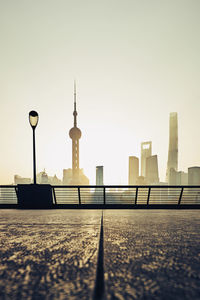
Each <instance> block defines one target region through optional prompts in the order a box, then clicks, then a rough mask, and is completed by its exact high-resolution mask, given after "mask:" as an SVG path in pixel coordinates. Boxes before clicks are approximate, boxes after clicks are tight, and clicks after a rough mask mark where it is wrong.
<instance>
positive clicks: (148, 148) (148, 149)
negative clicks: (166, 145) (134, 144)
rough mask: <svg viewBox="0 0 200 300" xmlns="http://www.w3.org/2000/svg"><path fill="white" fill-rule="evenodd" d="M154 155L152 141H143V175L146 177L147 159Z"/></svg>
mask: <svg viewBox="0 0 200 300" xmlns="http://www.w3.org/2000/svg"><path fill="white" fill-rule="evenodd" d="M151 155H152V142H143V143H141V176H143V177H146V159H147V157H149V156H151Z"/></svg>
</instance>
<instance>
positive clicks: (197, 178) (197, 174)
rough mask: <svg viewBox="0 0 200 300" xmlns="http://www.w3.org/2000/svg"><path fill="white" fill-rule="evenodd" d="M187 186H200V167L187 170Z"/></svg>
mask: <svg viewBox="0 0 200 300" xmlns="http://www.w3.org/2000/svg"><path fill="white" fill-rule="evenodd" d="M188 184H189V185H200V167H191V168H188Z"/></svg>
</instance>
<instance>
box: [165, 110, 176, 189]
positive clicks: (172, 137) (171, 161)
mask: <svg viewBox="0 0 200 300" xmlns="http://www.w3.org/2000/svg"><path fill="white" fill-rule="evenodd" d="M171 169H174V170H175V171H177V170H178V117H177V113H176V112H172V113H170V117H169V152H168V162H167V172H166V181H167V182H168V183H169V181H170V180H169V179H170V178H169V177H170V170H171Z"/></svg>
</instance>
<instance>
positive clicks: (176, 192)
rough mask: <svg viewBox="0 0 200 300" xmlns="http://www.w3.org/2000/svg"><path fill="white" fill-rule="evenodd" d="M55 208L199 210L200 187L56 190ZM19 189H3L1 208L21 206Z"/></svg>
mask: <svg viewBox="0 0 200 300" xmlns="http://www.w3.org/2000/svg"><path fill="white" fill-rule="evenodd" d="M52 195H53V201H54V204H55V205H57V206H59V205H66V206H67V205H75V206H84V205H85V206H87V205H91V206H95V205H96V206H97V205H99V206H109V205H110V206H113V207H114V206H115V205H118V206H123V205H124V206H134V207H136V206H154V205H158V206H162V205H172V206H173V205H174V206H184V205H186V206H187V205H191V206H195V205H196V206H198V205H200V186H167V185H163V186H160V185H157V186H156V185H151V186H127V185H124V186H113V185H104V186H95V185H90V186H65V185H54V186H52ZM17 202H18V200H17V185H1V186H0V205H4V204H5V205H9V204H13V205H17Z"/></svg>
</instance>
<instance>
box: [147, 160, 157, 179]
mask: <svg viewBox="0 0 200 300" xmlns="http://www.w3.org/2000/svg"><path fill="white" fill-rule="evenodd" d="M146 182H147V184H158V183H159V175H158V157H157V155H152V156H149V157H147V158H146Z"/></svg>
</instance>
